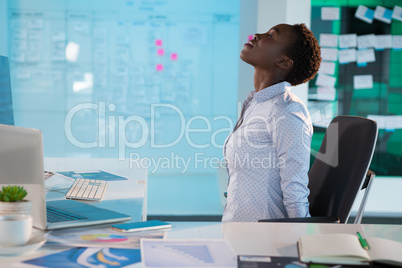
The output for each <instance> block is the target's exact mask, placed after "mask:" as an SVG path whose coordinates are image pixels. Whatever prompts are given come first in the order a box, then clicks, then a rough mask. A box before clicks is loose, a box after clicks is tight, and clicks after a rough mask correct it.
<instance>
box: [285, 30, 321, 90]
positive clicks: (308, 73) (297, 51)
mask: <svg viewBox="0 0 402 268" xmlns="http://www.w3.org/2000/svg"><path fill="white" fill-rule="evenodd" d="M292 28H293V30H294V31H295V32H296V33H297V35H298V36H297V37H296V41H295V42H294V43H293V45H291V46H290V48H289V50H288V52H287V54H288V56H289V57H290V58H291V59H292V60H293V67H292V70H291V72H290V73H289V74H288V75H287V77H286V79H285V80H286V81H287V82H289V83H290V84H291V85H292V86H297V85H300V84H303V83H306V82H308V81H310V80H311V79H313V77H314V76H315V75H316V74H317V72H318V69H319V68H320V64H321V50H320V46H319V45H318V41H317V39H316V38H315V37H314V34H313V32H312V31H310V30H309V29H308V28H307V26H306V25H305V24H304V23H301V24H294V25H292Z"/></svg>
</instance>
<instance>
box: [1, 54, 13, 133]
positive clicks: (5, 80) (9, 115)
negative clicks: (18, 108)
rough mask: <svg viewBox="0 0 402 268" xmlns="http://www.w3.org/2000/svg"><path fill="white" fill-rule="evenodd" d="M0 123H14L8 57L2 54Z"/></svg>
mask: <svg viewBox="0 0 402 268" xmlns="http://www.w3.org/2000/svg"><path fill="white" fill-rule="evenodd" d="M0 124H5V125H14V114H13V102H12V95H11V82H10V67H9V64H8V58H7V57H4V56H0Z"/></svg>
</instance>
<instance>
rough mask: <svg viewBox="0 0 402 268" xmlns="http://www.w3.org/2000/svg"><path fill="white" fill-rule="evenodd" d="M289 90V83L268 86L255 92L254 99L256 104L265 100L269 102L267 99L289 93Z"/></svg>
mask: <svg viewBox="0 0 402 268" xmlns="http://www.w3.org/2000/svg"><path fill="white" fill-rule="evenodd" d="M290 89H291V85H290V83H289V82H286V81H284V82H281V83H278V84H275V85H272V86H269V87H267V88H264V89H262V90H260V91H258V92H255V93H254V98H255V99H256V100H257V101H258V102H261V101H266V100H269V99H271V98H273V97H275V96H276V95H279V94H282V93H285V92H287V91H290Z"/></svg>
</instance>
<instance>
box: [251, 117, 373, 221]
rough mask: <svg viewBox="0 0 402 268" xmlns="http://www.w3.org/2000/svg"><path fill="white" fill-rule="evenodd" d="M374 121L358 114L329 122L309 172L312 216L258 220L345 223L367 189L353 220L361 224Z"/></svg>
mask: <svg viewBox="0 0 402 268" xmlns="http://www.w3.org/2000/svg"><path fill="white" fill-rule="evenodd" d="M377 133H378V128H377V123H376V122H375V121H373V120H370V119H367V118H364V117H357V116H344V115H342V116H337V117H335V118H334V119H333V120H332V121H331V123H330V124H329V126H328V128H327V131H326V133H325V136H324V140H323V142H322V144H321V147H320V150H319V152H318V153H317V156H316V159H315V161H314V163H313V165H312V167H311V169H310V172H309V185H308V187H309V189H310V195H309V202H310V214H311V216H312V217H311V218H285V219H267V220H260V221H259V222H315V223H323V222H326V223H337V222H340V223H346V222H347V221H348V218H349V214H350V210H351V208H352V205H353V202H354V200H355V198H356V195H357V193H358V191H359V190H360V189H366V190H365V194H364V197H363V200H362V202H361V205H360V208H359V211H358V214H357V215H356V218H355V222H354V223H360V222H361V219H362V216H363V212H364V207H365V205H366V202H367V198H368V194H369V191H370V188H371V185H372V182H373V180H374V177H375V174H374V172H372V171H370V170H369V166H370V162H371V159H372V157H373V153H374V149H375V144H376V141H377Z"/></svg>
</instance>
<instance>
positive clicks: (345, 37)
mask: <svg viewBox="0 0 402 268" xmlns="http://www.w3.org/2000/svg"><path fill="white" fill-rule="evenodd" d="M356 46H357V35H356V34H341V35H340V36H339V48H350V47H356Z"/></svg>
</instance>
